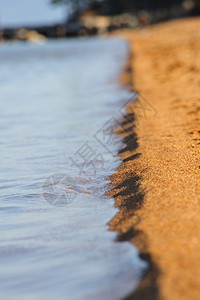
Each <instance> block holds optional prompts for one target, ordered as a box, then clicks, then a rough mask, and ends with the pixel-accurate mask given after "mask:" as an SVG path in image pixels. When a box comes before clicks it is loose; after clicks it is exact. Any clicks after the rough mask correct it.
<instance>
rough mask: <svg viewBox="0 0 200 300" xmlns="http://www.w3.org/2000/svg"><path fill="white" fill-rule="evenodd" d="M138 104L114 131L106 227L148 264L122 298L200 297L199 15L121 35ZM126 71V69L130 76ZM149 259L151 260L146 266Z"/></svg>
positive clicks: (132, 107) (132, 106)
mask: <svg viewBox="0 0 200 300" xmlns="http://www.w3.org/2000/svg"><path fill="white" fill-rule="evenodd" d="M122 35H123V37H125V38H127V39H128V40H129V42H130V48H131V57H130V61H129V68H128V69H127V74H126V76H127V78H128V79H129V80H130V81H131V84H132V86H133V89H134V90H138V91H139V97H138V101H136V102H134V103H132V104H131V105H129V107H128V109H127V116H126V117H125V118H124V120H121V124H122V127H121V128H119V129H118V131H119V134H121V135H122V136H124V142H125V145H126V147H125V148H124V149H122V150H121V151H120V153H119V155H120V157H121V159H122V161H123V162H122V164H121V166H120V167H119V168H118V170H117V172H116V173H115V174H114V175H113V176H112V177H111V183H112V186H113V188H112V190H111V191H110V192H109V194H110V195H112V196H114V198H115V202H116V206H117V207H119V208H120V212H119V213H118V214H117V215H116V217H115V218H114V219H113V220H112V221H111V222H110V229H111V230H117V231H118V232H119V234H120V235H119V239H120V240H127V239H128V240H131V241H133V243H135V244H136V245H137V246H138V247H139V249H140V251H141V253H142V257H144V258H146V259H147V260H148V261H149V262H150V269H149V272H148V273H147V274H146V276H145V277H144V280H143V281H142V282H141V284H140V286H139V287H138V290H137V291H136V292H135V293H134V294H133V295H132V296H130V297H129V298H127V299H143V300H144V299H165V300H179V299H189V300H193V299H194V300H197V299H200V18H194V19H184V20H176V21H171V22H166V23H163V24H159V25H155V26H150V27H148V28H147V29H144V30H137V31H126V32H123V33H122ZM131 68H132V72H131ZM151 261H152V263H151Z"/></svg>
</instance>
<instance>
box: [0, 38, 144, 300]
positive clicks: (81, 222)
mask: <svg viewBox="0 0 200 300" xmlns="http://www.w3.org/2000/svg"><path fill="white" fill-rule="evenodd" d="M127 51H128V49H127V45H126V43H125V42H124V41H121V40H117V39H109V40H108V39H97V38H93V39H87V40H80V39H73V40H67V41H49V42H47V43H45V44H44V45H31V44H26V43H8V44H4V45H2V46H1V47H0V66H1V68H0V84H1V96H0V155H1V161H0V168H1V175H0V187H1V190H0V193H1V194H0V197H1V202H0V220H1V222H0V230H1V231H0V290H1V295H0V299H4V300H6V299H9V300H10V299H20V300H23V299H26V300H27V299H48V300H49V299H55V297H57V299H58V298H59V299H73V300H79V299H81V300H84V299H88V297H91V298H92V299H109V300H112V299H121V298H122V297H124V296H126V295H128V294H129V293H130V292H132V290H133V289H134V287H135V286H136V285H137V284H138V281H139V279H140V276H141V274H142V271H143V269H144V266H145V265H144V263H143V262H142V261H140V260H139V259H138V252H137V249H136V248H134V247H133V246H132V245H131V244H129V243H128V242H124V243H117V242H115V238H116V234H115V233H114V232H109V231H108V226H107V222H108V221H109V220H110V219H112V218H113V216H114V215H115V214H116V212H117V210H116V209H115V208H114V201H113V199H111V198H108V197H105V196H104V193H105V190H106V188H105V184H106V183H107V181H106V177H108V176H109V175H110V174H112V173H113V172H114V169H115V168H116V167H117V166H118V165H119V164H120V162H119V161H118V160H117V158H116V157H114V154H116V153H117V150H118V148H119V147H120V145H121V144H120V143H121V141H120V139H119V138H117V137H116V136H115V135H114V134H113V131H112V128H113V127H112V126H113V125H112V124H114V123H115V120H117V119H118V118H119V116H120V114H121V113H122V111H121V110H120V108H121V107H122V106H123V103H124V102H123V101H127V97H129V93H128V92H127V91H126V90H124V89H122V88H121V87H120V86H119V84H118V81H117V80H118V76H119V74H120V71H121V70H122V66H123V64H124V62H125V59H126V55H127ZM105 124H107V125H105Z"/></svg>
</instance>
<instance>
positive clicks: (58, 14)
mask: <svg viewBox="0 0 200 300" xmlns="http://www.w3.org/2000/svg"><path fill="white" fill-rule="evenodd" d="M49 3H50V0H0V25H1V26H3V27H6V26H8V27H11V26H23V25H40V24H41V25H42V24H53V23H56V22H61V21H63V20H64V17H65V16H66V9H65V7H63V6H59V7H55V6H52V5H50V4H49Z"/></svg>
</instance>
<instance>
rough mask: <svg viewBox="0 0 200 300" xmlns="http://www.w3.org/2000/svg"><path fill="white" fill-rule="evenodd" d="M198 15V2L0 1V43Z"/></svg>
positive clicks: (109, 0)
mask: <svg viewBox="0 0 200 300" xmlns="http://www.w3.org/2000/svg"><path fill="white" fill-rule="evenodd" d="M199 14H200V0H161V1H158V0H151V1H148V0H35V1H26V0H13V1H7V0H1V1H0V40H9V39H19V40H29V41H37V40H40V39H45V38H46V37H47V38H61V37H62V38H64V37H71V36H89V35H96V34H103V33H106V32H110V31H112V30H116V29H122V28H135V27H137V26H145V25H148V24H152V23H157V22H161V21H166V20H170V19H173V18H182V17H189V16H196V15H199Z"/></svg>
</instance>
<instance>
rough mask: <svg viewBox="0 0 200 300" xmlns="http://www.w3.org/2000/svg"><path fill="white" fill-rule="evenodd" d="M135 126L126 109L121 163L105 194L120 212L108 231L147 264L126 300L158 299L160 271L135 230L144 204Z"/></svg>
mask: <svg viewBox="0 0 200 300" xmlns="http://www.w3.org/2000/svg"><path fill="white" fill-rule="evenodd" d="M135 127H136V125H135V117H134V114H133V113H132V112H128V110H127V115H126V116H125V117H124V119H122V120H121V122H120V126H119V128H117V134H119V135H120V136H122V137H123V143H124V147H123V148H122V149H121V150H120V151H119V152H118V156H119V157H120V159H121V160H122V164H121V166H120V167H119V168H118V169H117V170H116V173H115V174H113V175H112V176H111V178H110V180H111V187H112V188H111V190H110V191H109V192H108V195H109V196H112V197H113V198H114V200H115V207H117V208H118V209H119V212H118V213H117V214H116V215H115V217H114V218H113V219H112V220H111V221H110V222H109V226H110V228H109V230H112V231H117V232H118V237H117V242H123V241H131V242H133V243H134V244H135V245H136V246H137V247H138V248H139V251H140V258H141V259H143V260H145V261H146V262H147V263H148V269H147V270H146V271H145V273H144V274H143V277H142V279H141V282H140V284H139V286H138V287H137V289H136V290H134V291H133V292H132V293H131V294H130V295H129V296H127V297H126V298H125V299H126V300H147V299H148V300H157V299H158V287H157V278H158V275H159V272H158V269H157V267H156V266H155V264H154V263H153V262H152V259H151V257H150V255H149V254H148V249H147V246H146V238H145V236H144V234H143V233H142V232H140V231H138V230H137V225H138V224H139V222H140V218H139V216H138V214H137V212H138V211H139V210H140V208H141V207H142V205H143V202H144V195H145V193H144V191H142V189H141V187H140V182H141V180H142V178H141V175H140V176H139V175H138V174H137V173H138V172H137V170H135V168H134V165H135V162H136V160H137V159H138V158H139V157H141V154H140V153H139V152H137V151H138V150H139V147H138V138H137V135H136V133H135Z"/></svg>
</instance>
